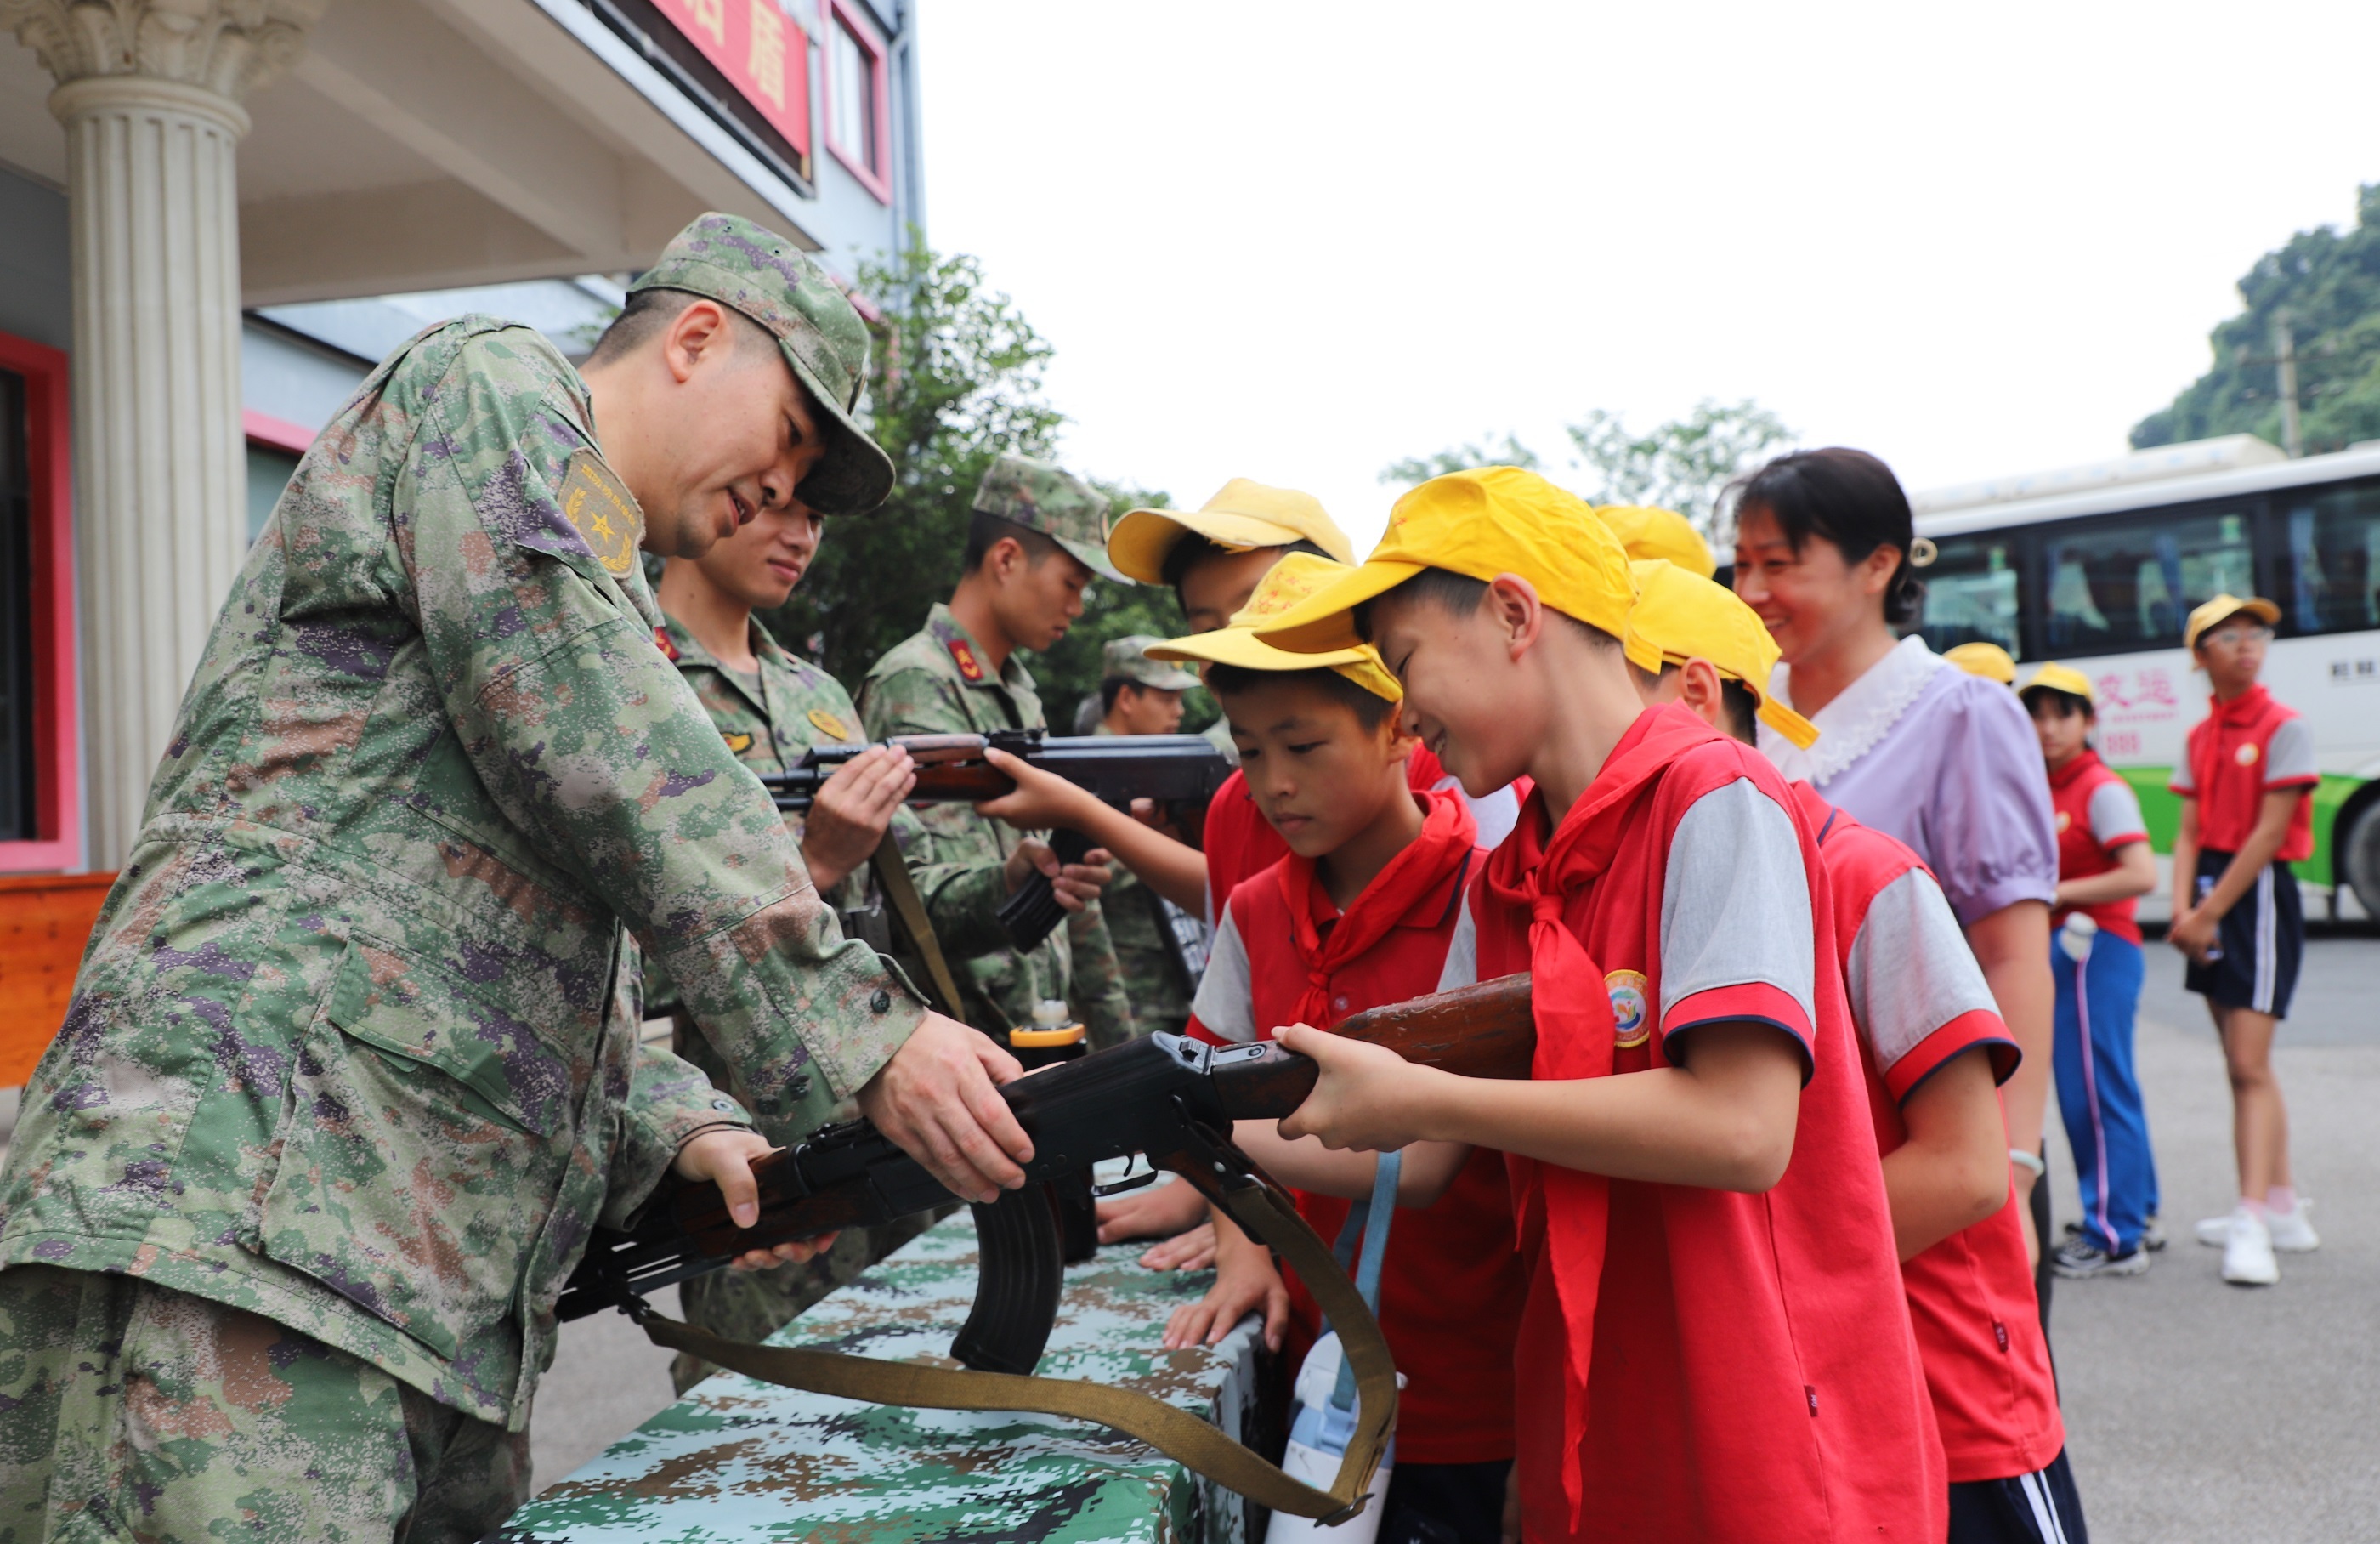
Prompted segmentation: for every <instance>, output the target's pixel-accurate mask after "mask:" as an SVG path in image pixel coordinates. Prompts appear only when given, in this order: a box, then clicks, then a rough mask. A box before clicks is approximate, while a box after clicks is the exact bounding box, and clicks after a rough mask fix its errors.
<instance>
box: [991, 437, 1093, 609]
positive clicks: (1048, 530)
mask: <svg viewBox="0 0 2380 1544" xmlns="http://www.w3.org/2000/svg"><path fill="white" fill-rule="evenodd" d="M971 507H972V508H973V509H974V510H975V511H976V512H977V514H979V515H997V516H999V517H1001V518H1002V519H1003V520H1006V521H1009V522H1010V523H1011V524H1014V525H1020V526H1023V527H1024V528H1025V529H1026V530H1038V531H1039V532H1040V533H1041V534H1042V535H1044V536H1046V537H1048V538H1050V541H1055V542H1056V543H1058V545H1060V546H1061V547H1063V548H1065V549H1066V551H1067V552H1068V553H1072V554H1074V556H1075V557H1076V558H1078V559H1080V560H1081V561H1082V563H1083V565H1084V566H1086V567H1087V568H1089V569H1090V570H1091V572H1093V573H1095V574H1097V575H1099V577H1102V578H1109V579H1113V580H1115V581H1116V583H1118V584H1130V583H1131V582H1132V581H1131V580H1130V579H1128V578H1125V577H1123V575H1122V574H1120V573H1118V572H1116V569H1115V565H1113V564H1111V563H1110V562H1108V501H1107V495H1105V494H1104V493H1101V492H1099V490H1098V489H1096V488H1094V487H1092V486H1091V485H1090V484H1089V483H1087V482H1085V481H1084V480H1082V479H1081V478H1079V477H1076V476H1075V474H1074V473H1072V472H1070V471H1067V470H1066V469H1065V468H1062V467H1058V466H1053V465H1052V464H1050V462H1047V461H1036V460H1034V459H1033V458H1032V457H1031V456H1002V457H1001V458H1000V459H999V460H997V461H994V462H993V463H992V464H991V469H990V471H988V472H986V473H984V474H983V481H982V482H981V483H980V484H978V485H977V488H976V491H975V503H974V505H972V506H971Z"/></svg>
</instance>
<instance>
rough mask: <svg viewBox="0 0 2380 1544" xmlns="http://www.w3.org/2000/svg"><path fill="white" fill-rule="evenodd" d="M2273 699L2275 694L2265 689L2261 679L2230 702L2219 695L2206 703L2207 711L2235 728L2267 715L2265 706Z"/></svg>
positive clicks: (2210, 698)
mask: <svg viewBox="0 0 2380 1544" xmlns="http://www.w3.org/2000/svg"><path fill="white" fill-rule="evenodd" d="M2272 700H2273V694H2272V693H2271V692H2268V691H2266V690H2265V683H2264V682H2262V681H2259V682H2257V683H2256V684H2255V685H2254V686H2253V687H2249V688H2248V689H2247V690H2246V691H2243V692H2241V693H2240V695H2239V696H2237V697H2235V698H2233V699H2231V700H2230V701H2228V702H2226V701H2224V700H2223V699H2221V698H2219V697H2209V698H2208V699H2206V705H2207V711H2209V712H2210V713H2212V714H2213V715H2214V716H2215V718H2216V720H2217V721H2219V722H2221V723H2228V724H2229V725H2231V726H2232V727H2233V728H2235V729H2245V728H2247V727H2249V726H2250V725H2252V724H2253V723H2255V722H2256V721H2257V720H2258V719H2260V718H2262V717H2264V716H2265V706H2266V705H2267V704H2268V703H2270V702H2271V701H2272Z"/></svg>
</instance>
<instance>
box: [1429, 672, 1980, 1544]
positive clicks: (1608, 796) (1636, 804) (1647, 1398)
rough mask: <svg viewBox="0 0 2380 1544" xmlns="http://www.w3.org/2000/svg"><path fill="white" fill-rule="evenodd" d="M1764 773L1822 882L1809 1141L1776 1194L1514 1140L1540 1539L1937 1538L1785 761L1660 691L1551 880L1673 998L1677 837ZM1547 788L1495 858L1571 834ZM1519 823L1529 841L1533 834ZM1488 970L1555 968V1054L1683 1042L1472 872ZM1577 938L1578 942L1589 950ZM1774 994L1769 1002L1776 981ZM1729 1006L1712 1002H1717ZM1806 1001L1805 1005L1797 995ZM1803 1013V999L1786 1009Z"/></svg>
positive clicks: (1592, 1057) (1752, 991)
mask: <svg viewBox="0 0 2380 1544" xmlns="http://www.w3.org/2000/svg"><path fill="white" fill-rule="evenodd" d="M1738 779H1748V780H1749V781H1750V782H1751V783H1752V784H1754V786H1755V789H1756V790H1757V791H1758V792H1759V793H1760V794H1761V795H1763V796H1767V798H1768V799H1770V800H1771V801H1773V802H1774V803H1775V804H1776V805H1777V806H1778V807H1779V808H1780V809H1783V810H1784V811H1786V812H1787V814H1788V816H1789V818H1791V819H1792V822H1793V825H1794V829H1795V833H1796V837H1797V840H1798V844H1799V847H1800V852H1801V856H1802V860H1803V882H1804V883H1805V884H1806V885H1807V886H1808V888H1809V891H1810V895H1811V903H1812V904H1811V920H1812V930H1813V934H1814V937H1813V942H1812V946H1813V949H1814V951H1815V957H1814V959H1813V962H1812V964H1813V976H1812V979H1813V984H1814V1000H1815V1007H1816V1014H1815V1023H1813V1024H1810V1025H1809V1026H1808V1028H1809V1034H1810V1039H1809V1041H1808V1051H1809V1053H1810V1057H1811V1063H1812V1069H1811V1076H1810V1080H1809V1082H1808V1084H1807V1085H1806V1086H1805V1088H1803V1095H1802V1103H1801V1109H1800V1112H1799V1116H1798V1120H1797V1124H1796V1127H1795V1135H1794V1142H1793V1156H1792V1160H1791V1162H1790V1163H1789V1164H1788V1166H1787V1168H1786V1171H1785V1174H1784V1177H1783V1178H1782V1179H1781V1180H1780V1181H1779V1183H1778V1184H1777V1185H1776V1186H1775V1187H1774V1188H1773V1189H1771V1190H1770V1191H1769V1192H1768V1193H1767V1194H1766V1195H1761V1196H1747V1195H1739V1194H1735V1193H1732V1192H1727V1191H1718V1190H1708V1189H1703V1188H1699V1187H1694V1186H1687V1185H1654V1184H1644V1183H1638V1182H1633V1181H1626V1180H1606V1179H1603V1178H1601V1177H1600V1176H1595V1175H1586V1174H1581V1173H1575V1172H1573V1171H1570V1170H1564V1169H1560V1168H1557V1167H1555V1166H1552V1165H1545V1164H1538V1163H1535V1162H1533V1161H1527V1160H1521V1159H1514V1160H1512V1161H1511V1167H1512V1177H1513V1184H1514V1189H1515V1196H1516V1201H1517V1204H1518V1205H1519V1207H1520V1209H1521V1213H1522V1216H1521V1227H1522V1240H1523V1247H1524V1252H1525V1253H1526V1254H1527V1256H1528V1257H1529V1261H1530V1266H1531V1279H1530V1285H1529V1297H1528V1302H1527V1305H1526V1307H1524V1310H1523V1316H1522V1324H1521V1335H1520V1344H1519V1352H1518V1359H1517V1362H1516V1364H1515V1366H1516V1372H1517V1382H1518V1392H1519V1429H1518V1433H1517V1435H1518V1436H1519V1439H1520V1443H1519V1453H1518V1459H1519V1470H1520V1485H1521V1494H1522V1501H1523V1509H1524V1530H1525V1534H1526V1537H1527V1538H1530V1539H1532V1540H1555V1539H1570V1538H1581V1539H1611V1540H1637V1539H1653V1538H1663V1539H1666V1538H1711V1539H1760V1540H1763V1541H1764V1544H1765V1541H1770V1540H1842V1541H1849V1540H1852V1539H1860V1540H1877V1539H1896V1540H1910V1541H1916V1540H1926V1541H1929V1544H1930V1541H1932V1540H1937V1539H1939V1538H1942V1537H1943V1535H1944V1533H1945V1532H1946V1531H1947V1529H1948V1526H1949V1518H1948V1514H1947V1505H1948V1491H1947V1489H1946V1486H1947V1480H1946V1478H1945V1475H1944V1470H1943V1463H1942V1455H1941V1447H1940V1442H1939V1440H1938V1439H1937V1436H1936V1433H1935V1429H1934V1418H1933V1411H1932V1406H1931V1403H1930V1401H1929V1400H1928V1398H1927V1396H1926V1393H1925V1382H1924V1375H1923V1373H1922V1371H1921V1369H1920V1368H1919V1364H1918V1356H1917V1349H1916V1345H1915V1343H1914V1341H1913V1338H1912V1336H1911V1333H1910V1330H1909V1315H1908V1310H1907V1308H1906V1307H1905V1305H1904V1302H1903V1299H1902V1295H1901V1286H1900V1270H1899V1267H1898V1263H1897V1261H1896V1260H1895V1258H1894V1250H1893V1247H1892V1232H1891V1222H1890V1218H1889V1214H1888V1211H1887V1210H1886V1206H1885V1198H1884V1183H1883V1175H1882V1173H1881V1171H1880V1170H1879V1169H1878V1167H1877V1163H1876V1138H1875V1137H1874V1135H1873V1133H1872V1131H1871V1129H1870V1125H1869V1117H1868V1113H1867V1109H1866V1103H1867V1098H1866V1088H1865V1084H1864V1077H1863V1076H1862V1073H1861V1070H1860V1064H1859V1059H1858V1052H1857V1051H1856V1049H1855V1047H1854V1037H1853V1034H1852V1027H1851V1021H1850V1015H1849V1013H1848V1012H1847V1010H1846V1008H1845V1005H1844V998H1843V989H1842V984H1841V979H1840V974H1839V973H1838V972H1837V971H1835V970H1833V969H1820V968H1817V964H1818V962H1819V961H1831V960H1832V958H1833V957H1834V947H1835V945H1834V933H1833V926H1832V922H1831V918H1830V913H1829V908H1828V899H1827V890H1826V884H1825V879H1824V876H1823V871H1822V869H1821V868H1820V862H1819V858H1818V855H1817V852H1816V850H1815V847H1814V846H1813V845H1812V842H1811V833H1810V832H1809V830H1808V829H1807V827H1806V826H1804V825H1803V823H1802V822H1801V821H1800V820H1799V819H1798V817H1794V816H1793V814H1792V808H1793V807H1792V803H1791V796H1790V795H1789V794H1788V793H1787V792H1786V789H1785V785H1784V783H1783V781H1782V779H1781V778H1780V777H1779V774H1778V773H1777V772H1776V771H1775V769H1774V768H1772V767H1771V766H1770V765H1769V764H1768V762H1767V760H1765V759H1763V758H1762V757H1761V756H1760V755H1759V754H1758V753H1757V752H1756V751H1754V750H1753V749H1751V748H1749V747H1745V746H1743V745H1741V744H1740V743H1738V742H1736V741H1733V740H1730V739H1728V738H1726V737H1724V736H1720V735H1719V734H1718V732H1716V731H1714V730H1712V729H1710V728H1709V726H1708V725H1706V724H1704V723H1702V722H1701V721H1700V720H1699V719H1696V718H1694V715H1692V714H1691V713H1689V712H1686V711H1684V710H1682V709H1677V708H1668V709H1654V710H1648V711H1646V712H1645V714H1643V715H1642V716H1640V717H1639V718H1638V719H1637V721H1636V723H1634V725H1633V726H1632V727H1631V728H1630V730H1629V732H1628V734H1627V735H1626V736H1623V737H1622V739H1621V742H1620V744H1619V745H1618V746H1617V747H1616V748H1614V749H1613V751H1612V753H1611V756H1610V757H1609V759H1608V760H1607V761H1606V762H1605V765H1604V768H1603V770H1602V772H1600V773H1599V774H1598V775H1597V779H1596V782H1595V783H1594V784H1591V785H1590V786H1589V787H1588V789H1587V790H1586V792H1585V794H1584V795H1583V796H1581V798H1580V800H1579V803H1578V806H1577V807H1575V808H1573V810H1572V811H1571V812H1570V814H1569V815H1568V817H1566V819H1565V821H1564V826H1565V828H1568V826H1569V824H1570V822H1571V821H1585V830H1586V832H1587V833H1588V836H1587V839H1586V841H1585V844H1584V845H1574V846H1572V847H1571V848H1570V849H1569V850H1570V851H1571V852H1572V854H1573V858H1572V860H1571V861H1570V862H1569V863H1568V864H1566V865H1565V867H1566V868H1568V869H1570V870H1571V871H1572V875H1573V882H1572V883H1571V884H1570V885H1569V886H1568V887H1567V888H1566V889H1564V890H1562V891H1560V892H1559V893H1558V894H1555V895H1552V896H1548V897H1545V898H1544V900H1543V901H1542V902H1541V903H1540V904H1541V905H1542V906H1544V907H1545V908H1546V911H1547V913H1548V920H1550V921H1554V922H1557V923H1558V925H1559V929H1560V931H1561V932H1566V933H1567V934H1568V935H1569V938H1570V939H1571V940H1573V941H1574V942H1575V943H1576V945H1577V946H1578V947H1579V948H1580V949H1582V950H1583V951H1584V954H1585V967H1586V968H1587V969H1591V970H1592V971H1594V972H1596V973H1597V974H1598V975H1600V977H1601V978H1602V980H1603V981H1604V982H1606V983H1611V982H1618V983H1620V984H1619V985H1615V986H1612V987H1611V991H1614V992H1618V991H1623V990H1625V991H1628V992H1629V994H1630V997H1631V1002H1630V1004H1629V1005H1630V1007H1631V1008H1632V1009H1638V1006H1639V1004H1641V1009H1640V1010H1639V1011H1642V1012H1644V1013H1646V1014H1658V1013H1659V1011H1660V1010H1659V1007H1658V1004H1659V1003H1660V1002H1661V985H1660V983H1661V961H1660V959H1659V957H1658V954H1659V948H1658V941H1659V930H1660V918H1661V915H1662V888H1663V884H1664V880H1665V872H1666V859H1667V854H1668V850H1669V846H1670V839H1671V836H1672V835H1673V833H1675V832H1676V830H1677V828H1678V824H1679V822H1680V821H1681V820H1682V818H1683V817H1684V815H1685V813H1686V811H1687V810H1688V809H1689V808H1691V807H1692V806H1693V805H1694V802H1695V801H1696V800H1697V799H1699V798H1701V797H1702V796H1705V795H1706V794H1709V793H1711V792H1714V791H1716V790H1718V789H1719V788H1722V787H1724V786H1726V785H1728V784H1731V783H1733V782H1735V781H1737V780H1738ZM1547 828H1548V821H1547V818H1546V810H1545V804H1544V798H1543V795H1542V792H1540V793H1538V794H1536V795H1535V796H1532V798H1531V800H1530V802H1529V804H1528V805H1527V806H1526V807H1525V808H1524V809H1523V811H1522V815H1521V823H1520V825H1519V826H1518V827H1517V828H1515V830H1514V832H1513V833H1512V836H1511V837H1510V838H1508V839H1507V842H1506V849H1512V852H1511V854H1510V856H1509V857H1508V853H1507V851H1506V850H1505V849H1500V850H1499V852H1498V854H1497V855H1496V858H1495V859H1494V860H1493V861H1492V862H1491V865H1490V873H1489V876H1488V879H1489V881H1490V883H1493V881H1496V880H1497V878H1498V876H1499V875H1500V873H1501V872H1502V871H1503V869H1504V868H1505V866H1506V865H1507V864H1508V863H1509V864H1513V865H1517V866H1518V867H1519V868H1520V869H1522V870H1523V871H1526V870H1527V869H1529V868H1530V867H1531V866H1533V865H1534V864H1535V863H1536V861H1538V859H1539V856H1540V855H1541V854H1542V853H1543V852H1544V850H1545V848H1546V847H1547V846H1548V837H1549V834H1550V836H1551V845H1556V846H1560V845H1563V838H1564V836H1565V835H1566V834H1567V829H1565V831H1564V832H1558V833H1548V829H1547ZM1516 845H1517V846H1516ZM1475 896H1476V899H1475V916H1476V917H1477V919H1478V924H1479V976H1480V979H1483V980H1484V979H1489V978H1491V977H1495V976H1500V975H1503V974H1506V973H1508V972H1511V971H1514V970H1526V969H1533V968H1534V969H1536V971H1537V973H1538V983H1537V997H1536V1002H1537V1010H1536V1011H1537V1032H1538V1062H1537V1073H1536V1076H1539V1077H1541V1078H1542V1077H1546V1076H1595V1075H1596V1068H1597V1065H1598V1064H1599V1065H1601V1066H1602V1067H1604V1068H1607V1069H1608V1071H1609V1075H1612V1076H1620V1075H1625V1074H1628V1073H1633V1072H1642V1071H1645V1070H1648V1069H1651V1068H1656V1067H1662V1066H1667V1065H1670V1062H1669V1060H1668V1058H1667V1056H1666V1055H1665V1053H1664V1052H1663V1045H1664V1041H1665V1039H1666V1038H1667V1037H1666V1033H1656V1034H1651V1035H1646V1036H1645V1037H1643V1039H1641V1041H1640V1042H1639V1043H1637V1044H1635V1045H1634V1046H1632V1047H1629V1048H1625V1049H1621V1048H1616V1047H1615V1045H1614V1043H1613V1042H1614V1018H1613V1014H1612V1009H1611V1004H1610V1001H1609V997H1608V996H1607V995H1606V993H1604V992H1599V991H1587V992H1584V993H1575V992H1568V991H1565V992H1564V993H1563V1000H1562V1001H1560V1002H1556V1001H1549V997H1548V991H1547V976H1546V967H1547V965H1548V961H1549V958H1550V956H1549V954H1548V949H1549V948H1552V947H1558V945H1557V944H1556V943H1553V942H1549V941H1550V940H1552V939H1553V934H1552V932H1551V930H1548V933H1547V934H1545V935H1541V936H1540V937H1539V939H1538V940H1537V941H1536V943H1537V947H1536V949H1534V950H1533V948H1532V938H1531V920H1532V917H1531V909H1530V908H1529V907H1527V906H1523V905H1517V904H1515V903H1514V902H1513V901H1512V900H1511V899H1509V898H1507V897H1506V896H1505V894H1503V893H1502V892H1501V891H1500V890H1499V891H1497V892H1495V893H1491V890H1490V888H1489V885H1488V884H1483V886H1482V887H1481V888H1480V889H1479V890H1478V891H1476V892H1475ZM1572 958H1573V961H1574V960H1575V958H1576V956H1574V955H1573V956H1572ZM1762 991H1766V993H1767V998H1768V999H1769V1000H1770V1001H1768V1002H1767V1003H1762V1002H1760V1001H1758V999H1759V998H1760V994H1761V992H1762ZM1738 996H1741V997H1742V998H1743V1001H1742V1002H1740V1003H1738V1002H1730V1003H1714V1004H1709V1005H1710V1006H1713V1007H1717V1008H1718V1009H1720V1010H1721V1011H1720V1012H1719V1013H1718V1014H1716V1015H1697V1014H1694V1012H1693V1011H1692V1010H1693V1009H1694V1004H1695V1003H1700V1002H1701V1000H1702V999H1703V998H1714V999H1716V998H1720V997H1727V998H1730V999H1732V998H1736V997H1738ZM1777 999H1783V1000H1784V1003H1783V1005H1781V1006H1780V1005H1779V1004H1778V1003H1776V1001H1775V1000H1777ZM1675 1006H1676V1008H1678V1009H1682V1010H1687V1013H1686V1014H1685V1015H1684V1016H1678V1017H1674V1018H1673V1019H1672V1021H1671V1023H1670V1024H1665V1025H1664V1029H1665V1030H1667V1029H1669V1028H1670V1027H1672V1025H1675V1026H1678V1027H1682V1026H1683V1025H1685V1024H1689V1023H1692V1022H1696V1021H1699V1019H1700V1018H1702V1017H1705V1016H1718V1017H1730V1016H1750V1015H1755V1014H1756V1015H1757V1016H1762V1017H1777V1016H1778V1015H1780V1014H1784V1013H1787V1012H1790V1013H1791V1015H1792V1017H1793V1018H1799V1017H1800V1016H1801V1014H1800V1010H1799V1008H1798V1006H1795V1005H1793V1004H1792V1003H1791V998H1790V997H1789V996H1788V994H1786V993H1785V992H1784V991H1781V990H1780V989H1777V988H1773V987H1772V988H1760V987H1758V986H1757V984H1755V985H1754V986H1751V987H1747V988H1742V989H1731V990H1730V991H1726V992H1706V993H1702V994H1698V996H1697V997H1696V998H1694V999H1689V1000H1688V1001H1687V1002H1686V1003H1681V1004H1677V1005H1675ZM1788 1022H1790V1021H1788Z"/></svg>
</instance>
